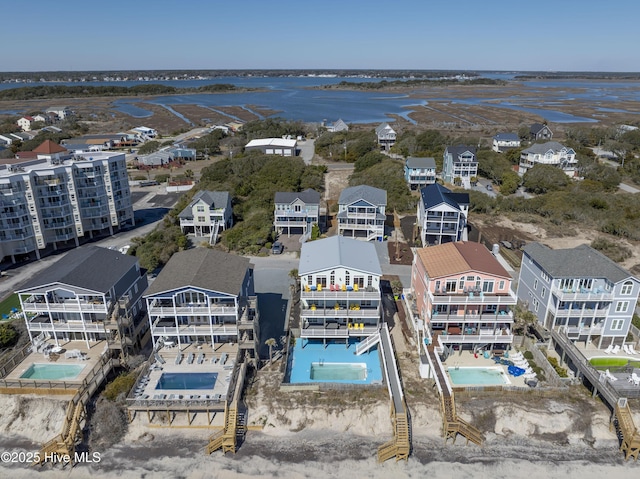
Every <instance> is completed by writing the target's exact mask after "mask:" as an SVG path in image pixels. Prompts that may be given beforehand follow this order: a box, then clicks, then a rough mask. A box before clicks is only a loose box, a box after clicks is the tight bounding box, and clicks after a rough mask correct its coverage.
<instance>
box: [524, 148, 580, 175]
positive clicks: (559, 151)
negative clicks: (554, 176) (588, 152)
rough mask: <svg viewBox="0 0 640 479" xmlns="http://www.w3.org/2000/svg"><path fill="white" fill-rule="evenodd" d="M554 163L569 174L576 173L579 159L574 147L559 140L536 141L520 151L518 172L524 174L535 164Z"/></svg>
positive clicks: (553, 164)
mask: <svg viewBox="0 0 640 479" xmlns="http://www.w3.org/2000/svg"><path fill="white" fill-rule="evenodd" d="M537 164H541V165H552V166H556V167H558V168H560V169H561V170H562V171H564V172H565V173H566V174H567V176H569V177H574V176H575V175H576V171H577V166H578V160H577V158H576V152H575V151H574V150H573V148H568V147H566V146H564V145H562V144H560V143H558V142H557V141H549V142H547V143H535V144H533V145H531V146H530V147H529V148H525V149H524V150H522V153H520V164H519V165H518V173H519V174H520V175H524V174H525V173H526V172H527V171H529V170H530V169H531V168H533V167H534V166H535V165H537Z"/></svg>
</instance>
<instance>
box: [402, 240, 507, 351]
mask: <svg viewBox="0 0 640 479" xmlns="http://www.w3.org/2000/svg"><path fill="white" fill-rule="evenodd" d="M411 291H412V293H411V294H412V296H413V298H412V299H414V300H415V305H416V309H417V311H418V314H419V317H420V319H421V322H419V323H418V324H421V325H422V328H423V331H420V333H421V336H423V337H425V338H431V340H432V341H435V344H438V345H447V346H453V348H454V349H470V350H473V351H478V350H481V349H484V350H488V351H493V350H504V349H508V348H509V346H510V345H511V343H512V342H513V331H512V329H513V311H512V309H513V307H514V306H515V304H516V302H517V301H516V296H515V294H514V293H513V291H511V276H510V275H509V273H508V272H507V271H506V270H505V269H504V267H502V265H501V264H500V263H499V262H498V260H497V259H496V258H495V257H494V256H493V255H492V254H491V253H490V252H489V250H487V248H485V247H484V245H482V244H481V243H472V242H467V241H460V242H456V243H446V244H442V245H438V246H432V247H429V248H421V249H418V250H416V252H415V254H414V259H413V265H412V267H411Z"/></svg>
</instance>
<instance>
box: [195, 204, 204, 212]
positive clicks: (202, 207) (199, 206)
mask: <svg viewBox="0 0 640 479" xmlns="http://www.w3.org/2000/svg"><path fill="white" fill-rule="evenodd" d="M196 211H197V212H198V213H204V206H203V205H198V206H196Z"/></svg>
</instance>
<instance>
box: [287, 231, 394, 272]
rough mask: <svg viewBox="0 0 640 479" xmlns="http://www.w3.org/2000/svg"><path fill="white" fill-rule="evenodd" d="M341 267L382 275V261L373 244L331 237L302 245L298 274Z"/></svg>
mask: <svg viewBox="0 0 640 479" xmlns="http://www.w3.org/2000/svg"><path fill="white" fill-rule="evenodd" d="M339 266H343V267H345V268H349V269H350V270H356V271H362V272H364V273H370V274H373V275H380V276H381V275H382V269H381V268H380V261H379V260H378V255H377V253H376V247H375V245H374V244H373V243H365V242H364V241H359V240H356V239H352V238H346V237H344V236H331V237H330V238H325V239H321V240H317V241H311V242H308V243H304V244H303V245H302V250H301V251H300V265H299V266H298V274H300V275H305V274H311V273H314V272H317V271H325V270H330V269H332V268H337V267H339Z"/></svg>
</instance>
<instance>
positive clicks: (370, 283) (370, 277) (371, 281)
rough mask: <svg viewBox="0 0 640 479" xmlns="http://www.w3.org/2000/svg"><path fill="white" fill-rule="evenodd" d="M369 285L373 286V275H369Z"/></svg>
mask: <svg viewBox="0 0 640 479" xmlns="http://www.w3.org/2000/svg"><path fill="white" fill-rule="evenodd" d="M367 286H368V287H372V286H373V276H371V275H369V276H367Z"/></svg>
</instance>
